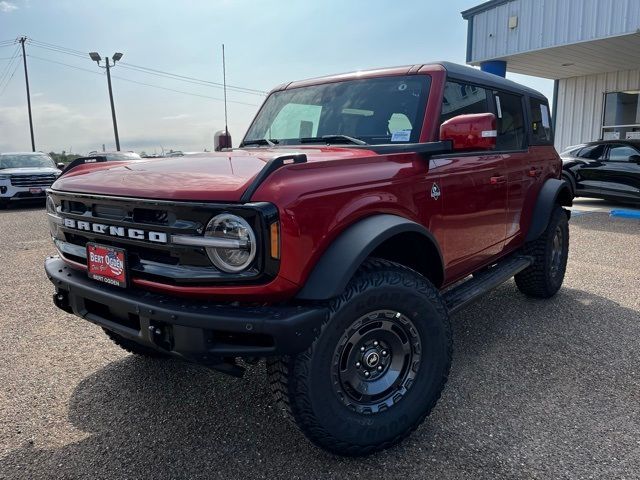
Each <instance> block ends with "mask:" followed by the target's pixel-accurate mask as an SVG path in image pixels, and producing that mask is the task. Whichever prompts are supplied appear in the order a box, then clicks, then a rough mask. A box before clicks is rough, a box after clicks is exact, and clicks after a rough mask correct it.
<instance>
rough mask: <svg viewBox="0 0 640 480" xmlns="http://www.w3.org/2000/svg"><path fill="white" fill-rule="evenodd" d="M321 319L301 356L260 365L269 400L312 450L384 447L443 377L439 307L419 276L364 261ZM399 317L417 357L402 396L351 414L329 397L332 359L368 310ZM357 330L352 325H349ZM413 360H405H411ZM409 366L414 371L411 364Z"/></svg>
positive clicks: (418, 413) (444, 342)
mask: <svg viewBox="0 0 640 480" xmlns="http://www.w3.org/2000/svg"><path fill="white" fill-rule="evenodd" d="M328 307H329V312H330V313H329V316H328V318H327V320H326V321H325V323H324V324H323V325H322V328H321V331H320V334H319V336H318V338H316V340H315V341H314V342H313V344H312V345H311V347H309V349H308V350H306V351H305V352H303V353H301V354H298V355H296V356H287V357H281V358H277V359H268V360H267V373H268V377H269V383H270V386H271V389H272V392H273V394H274V397H275V399H276V401H277V403H278V405H279V406H280V407H281V409H282V411H283V412H284V413H285V414H286V415H287V416H288V417H289V418H290V419H292V420H293V421H294V422H295V424H296V425H297V426H298V427H299V429H300V430H301V431H302V433H303V434H304V435H305V436H306V437H307V438H308V439H309V440H310V441H311V442H313V443H314V444H315V445H317V446H319V447H321V448H324V449H326V450H328V451H331V452H333V453H336V454H338V455H347V456H359V455H366V454H370V453H372V452H375V451H379V450H383V449H386V448H389V447H391V446H393V445H395V444H397V443H399V442H400V441H402V440H403V439H404V438H405V437H407V436H408V435H409V434H410V433H411V432H413V431H414V430H415V429H416V428H417V427H418V426H419V425H420V424H421V423H422V422H423V420H424V419H425V417H426V416H427V415H429V413H430V412H431V410H432V409H433V407H434V406H435V404H436V402H437V401H438V399H439V398H440V395H441V393H442V390H443V388H444V386H445V383H446V381H447V378H448V375H449V368H450V365H451V355H452V340H451V327H450V323H449V316H448V312H447V308H446V305H445V303H444V301H443V300H442V298H441V296H440V294H439V292H438V290H437V289H436V288H435V287H434V286H433V285H432V284H431V282H429V281H428V280H427V279H426V278H425V277H423V276H422V275H420V274H418V273H417V272H415V271H413V270H411V269H409V268H406V267H404V266H402V265H399V264H396V263H393V262H389V261H385V260H379V259H369V260H367V261H366V262H365V263H364V265H363V266H362V267H361V268H360V269H359V270H358V272H357V273H356V274H355V275H354V278H353V279H352V280H351V282H350V283H349V285H348V286H347V288H346V290H345V292H344V293H343V294H342V295H340V296H339V297H336V298H335V299H333V300H332V301H331V302H329V305H328ZM386 309H389V310H391V311H396V312H398V313H399V312H403V313H402V315H403V316H406V318H407V319H409V320H410V323H411V324H412V325H414V326H415V329H414V330H415V331H416V332H417V334H416V335H415V337H414V338H415V339H418V338H419V342H420V343H419V345H420V351H421V355H420V357H419V360H416V363H417V364H419V366H418V368H417V370H416V369H415V367H414V368H412V369H411V370H412V371H415V377H414V378H413V381H412V384H411V386H410V387H409V388H407V390H406V391H405V392H404V394H403V397H402V398H400V399H399V400H395V396H394V400H393V402H395V403H393V404H392V405H391V406H390V407H388V408H386V409H384V410H382V409H380V411H377V412H375V413H366V412H364V413H363V412H358V411H356V410H355V409H354V408H353V407H348V406H347V405H346V404H345V403H344V398H341V397H340V395H339V394H337V393H336V391H335V390H334V389H335V388H336V387H335V385H336V374H335V368H339V367H336V365H335V364H334V362H335V358H336V354H335V353H334V352H336V351H337V349H338V348H340V345H343V343H341V342H344V340H341V339H343V338H344V336H345V335H347V329H349V328H353V322H354V321H356V320H358V319H359V318H361V316H363V315H368V314H369V313H370V312H373V311H386ZM356 325H357V323H356ZM412 358H413V357H412ZM413 365H415V364H413Z"/></svg>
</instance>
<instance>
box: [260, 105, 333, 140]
mask: <svg viewBox="0 0 640 480" xmlns="http://www.w3.org/2000/svg"><path fill="white" fill-rule="evenodd" d="M321 111H322V107H321V106H320V105H304V104H301V103H288V104H287V105H285V106H284V107H283V108H282V110H280V112H278V115H276V118H274V120H273V123H272V124H271V127H270V128H269V129H268V130H267V133H266V135H265V138H300V137H314V136H316V133H317V131H318V123H319V121H320V113H321Z"/></svg>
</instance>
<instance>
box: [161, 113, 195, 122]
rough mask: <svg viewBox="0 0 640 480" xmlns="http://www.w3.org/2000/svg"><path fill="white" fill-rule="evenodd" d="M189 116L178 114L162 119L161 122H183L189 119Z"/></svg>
mask: <svg viewBox="0 0 640 480" xmlns="http://www.w3.org/2000/svg"><path fill="white" fill-rule="evenodd" d="M190 116H191V115H189V114H187V113H179V114H178V115H169V116H167V117H162V120H184V119H185V118H189V117H190Z"/></svg>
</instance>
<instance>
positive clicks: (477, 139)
mask: <svg viewBox="0 0 640 480" xmlns="http://www.w3.org/2000/svg"><path fill="white" fill-rule="evenodd" d="M496 136H497V132H496V116H495V115H494V114H493V113H474V114H467V115H458V116H457V117H453V118H451V119H449V120H447V121H446V122H444V123H443V124H442V125H441V126H440V140H451V142H452V143H453V150H454V151H470V150H493V149H495V148H496Z"/></svg>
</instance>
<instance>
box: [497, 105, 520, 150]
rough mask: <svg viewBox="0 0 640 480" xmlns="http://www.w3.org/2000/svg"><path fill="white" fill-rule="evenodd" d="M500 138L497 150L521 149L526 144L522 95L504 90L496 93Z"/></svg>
mask: <svg viewBox="0 0 640 480" xmlns="http://www.w3.org/2000/svg"><path fill="white" fill-rule="evenodd" d="M495 100H496V114H497V115H496V116H497V117H498V138H497V139H496V150H519V149H521V148H524V145H525V130H524V112H523V110H522V97H519V96H518V95H511V94H509V93H504V92H496V93H495Z"/></svg>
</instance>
